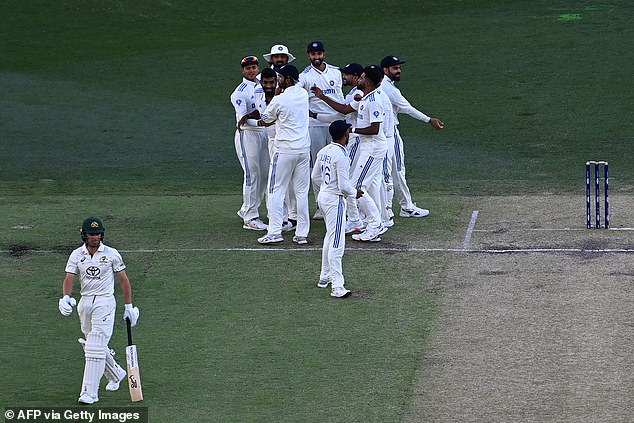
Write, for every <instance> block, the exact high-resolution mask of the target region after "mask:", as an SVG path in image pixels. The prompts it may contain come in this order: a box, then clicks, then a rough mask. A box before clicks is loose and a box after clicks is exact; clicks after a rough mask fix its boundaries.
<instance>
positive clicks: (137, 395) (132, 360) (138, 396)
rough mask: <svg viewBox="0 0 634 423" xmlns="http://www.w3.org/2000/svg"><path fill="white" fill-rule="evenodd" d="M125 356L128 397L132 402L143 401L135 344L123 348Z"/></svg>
mask: <svg viewBox="0 0 634 423" xmlns="http://www.w3.org/2000/svg"><path fill="white" fill-rule="evenodd" d="M125 358H126V363H127V365H128V387H129V388H130V398H131V399H132V401H133V402H137V401H143V390H142V388H141V375H140V373H139V362H138V357H137V353H136V345H129V346H127V347H126V348H125Z"/></svg>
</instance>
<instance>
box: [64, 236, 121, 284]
mask: <svg viewBox="0 0 634 423" xmlns="http://www.w3.org/2000/svg"><path fill="white" fill-rule="evenodd" d="M122 270H125V264H124V263H123V259H122V258H121V255H120V254H119V252H118V251H117V250H115V249H114V248H110V247H108V246H107V245H104V244H103V243H102V244H100V245H99V249H97V252H96V253H95V254H94V255H92V256H91V255H90V253H89V252H88V249H87V248H86V244H84V245H82V246H81V247H79V248H77V249H76V250H74V251H73V252H72V253H71V254H70V257H69V258H68V262H67V263H66V273H71V274H73V275H79V282H80V284H81V291H80V292H81V295H82V296H86V295H112V294H114V274H115V273H117V272H120V271H122Z"/></svg>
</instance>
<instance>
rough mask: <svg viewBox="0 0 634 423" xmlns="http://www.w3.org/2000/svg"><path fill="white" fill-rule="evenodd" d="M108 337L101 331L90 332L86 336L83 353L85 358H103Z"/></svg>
mask: <svg viewBox="0 0 634 423" xmlns="http://www.w3.org/2000/svg"><path fill="white" fill-rule="evenodd" d="M108 340H109V339H108V337H107V336H106V335H104V334H103V333H101V332H90V333H89V334H88V335H87V336H86V345H84V354H85V356H86V358H96V359H105V358H106V355H109V354H108V353H107V351H108Z"/></svg>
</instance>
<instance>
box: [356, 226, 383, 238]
mask: <svg viewBox="0 0 634 423" xmlns="http://www.w3.org/2000/svg"><path fill="white" fill-rule="evenodd" d="M381 228H382V226H379V227H378V228H373V229H371V228H368V229H366V230H365V232H361V233H360V234H354V235H352V239H354V240H355V241H363V242H379V241H380V240H381V238H379V236H380V235H381Z"/></svg>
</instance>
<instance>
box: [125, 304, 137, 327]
mask: <svg viewBox="0 0 634 423" xmlns="http://www.w3.org/2000/svg"><path fill="white" fill-rule="evenodd" d="M125 319H130V326H136V321H137V320H138V319H139V308H138V307H132V304H126V305H125V311H124V312H123V320H125Z"/></svg>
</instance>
